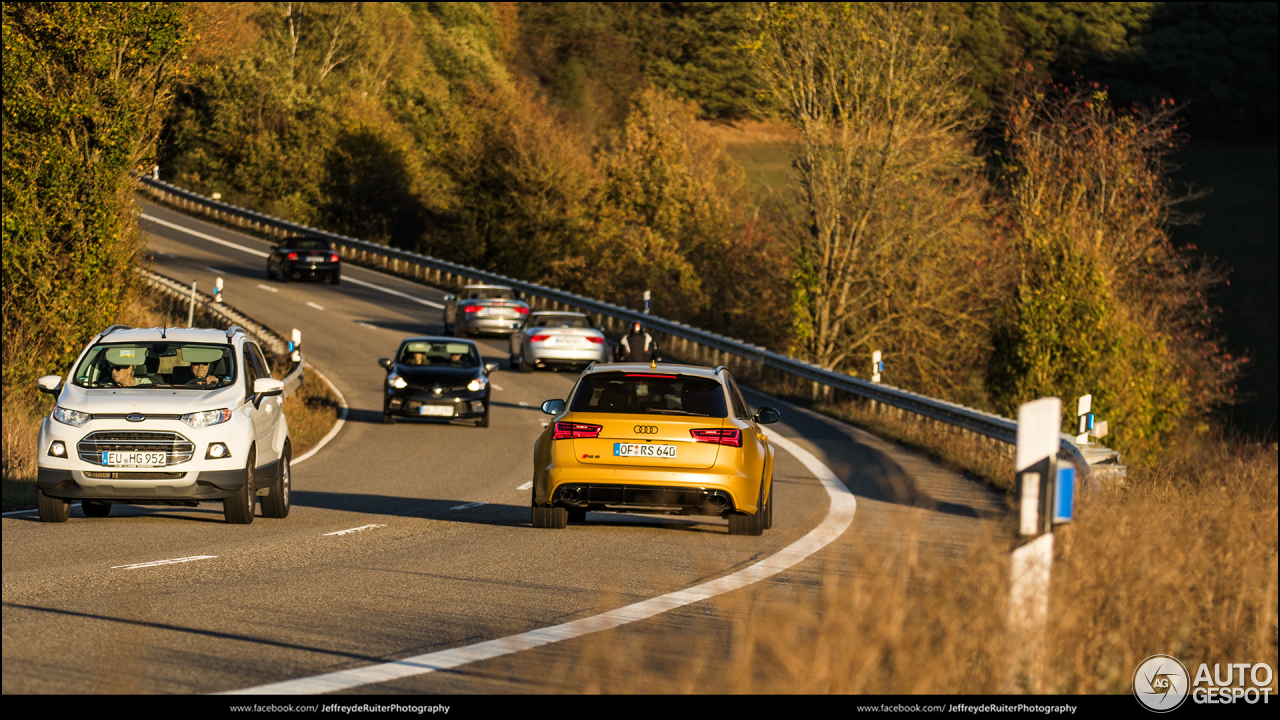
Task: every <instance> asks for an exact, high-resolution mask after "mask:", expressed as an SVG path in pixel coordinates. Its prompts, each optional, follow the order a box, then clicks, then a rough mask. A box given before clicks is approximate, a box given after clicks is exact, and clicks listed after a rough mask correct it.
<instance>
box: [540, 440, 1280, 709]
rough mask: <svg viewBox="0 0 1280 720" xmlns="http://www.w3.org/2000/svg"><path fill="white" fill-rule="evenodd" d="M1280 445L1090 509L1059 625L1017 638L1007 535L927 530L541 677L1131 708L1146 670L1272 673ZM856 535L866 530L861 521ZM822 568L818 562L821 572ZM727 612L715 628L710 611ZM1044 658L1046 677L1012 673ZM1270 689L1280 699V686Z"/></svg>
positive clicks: (593, 648) (1201, 452) (626, 685)
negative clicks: (936, 549)
mask: <svg viewBox="0 0 1280 720" xmlns="http://www.w3.org/2000/svg"><path fill="white" fill-rule="evenodd" d="M1276 459H1277V453H1276V446H1275V445H1274V444H1271V445H1258V444H1248V443H1242V442H1238V441H1229V440H1224V439H1221V438H1219V439H1212V438H1208V439H1206V438H1198V439H1195V440H1194V441H1192V442H1188V443H1187V444H1185V445H1184V446H1182V447H1181V448H1179V449H1176V450H1171V451H1169V452H1167V453H1166V454H1165V455H1164V456H1163V457H1162V459H1161V460H1160V461H1159V462H1158V463H1155V464H1152V465H1148V466H1141V467H1131V468H1130V475H1129V482H1128V483H1126V484H1125V485H1123V486H1119V487H1106V488H1104V490H1103V491H1102V493H1101V494H1100V495H1098V496H1093V497H1089V496H1086V497H1084V498H1081V502H1080V505H1079V507H1078V515H1079V519H1078V521H1077V522H1076V523H1074V524H1073V525H1071V526H1067V527H1065V528H1061V529H1059V531H1058V533H1057V537H1056V547H1055V562H1054V566H1053V575H1052V580H1051V597H1050V610H1049V618H1050V620H1049V623H1048V626H1047V628H1046V629H1045V632H1044V635H1043V636H1042V637H1039V638H1027V637H1018V636H1015V635H1013V634H1011V633H1010V632H1009V631H1008V630H1007V629H1006V626H1005V621H1004V619H1005V613H1006V603H1007V591H1008V584H1009V578H1008V567H1009V554H1008V553H1009V549H1010V547H1011V545H1010V535H1009V534H1008V530H1007V529H1006V528H1004V527H1003V526H1002V525H1001V524H999V523H994V524H992V525H991V527H992V528H994V531H993V533H992V534H991V535H990V536H988V537H986V538H985V539H983V540H981V541H979V542H977V543H976V544H975V545H974V546H972V547H971V548H970V549H969V551H968V554H967V555H965V556H964V557H962V558H959V559H952V560H948V561H944V562H938V561H926V560H925V559H924V558H922V557H921V553H922V552H924V550H923V548H925V547H926V546H927V545H928V542H927V538H928V535H927V533H928V532H930V530H929V526H928V523H927V521H926V520H923V519H921V520H919V524H918V525H913V526H911V527H901V528H895V530H896V531H897V532H899V533H901V534H902V535H903V536H904V537H905V538H906V541H905V542H904V543H902V544H900V545H898V546H896V547H860V546H855V547H853V548H850V550H849V552H848V554H847V555H844V556H842V557H828V558H827V562H828V568H827V571H826V573H825V577H824V581H823V582H822V583H821V584H817V583H811V582H810V583H803V584H802V583H792V582H788V579H787V578H786V575H785V574H784V575H783V576H781V577H780V578H778V579H773V580H768V581H765V582H763V583H761V584H760V585H759V586H752V587H751V588H746V589H743V590H739V591H736V592H734V593H729V594H728V595H725V596H720V597H719V598H716V599H713V600H710V601H707V602H708V605H709V606H710V607H709V608H706V607H704V608H702V609H700V610H699V611H691V612H686V611H677V612H680V613H682V615H681V616H680V617H679V618H677V619H672V618H670V617H668V618H667V619H666V620H659V621H647V622H665V623H670V624H672V625H677V626H679V627H680V631H679V632H652V631H646V629H645V628H626V627H624V628H619V629H616V630H610V631H605V632H601V633H599V634H596V635H593V636H588V638H584V639H583V641H582V643H581V644H579V645H575V647H574V652H573V653H572V654H569V655H562V656H561V657H560V658H559V660H558V661H557V662H556V663H554V674H548V675H547V677H545V678H541V679H540V680H541V682H543V683H545V685H542V687H543V688H544V689H546V690H547V691H550V692H557V693H622V694H632V693H662V694H669V693H688V694H720V693H751V694H766V693H767V694H773V693H778V694H818V693H822V694H831V693H840V694H844V693H859V694H861V693H869V694H882V693H883V694H920V693H931V694H948V695H950V694H958V693H964V694H970V693H991V694H995V693H1005V692H1031V693H1048V694H1099V693H1110V694H1117V693H1118V694H1124V693H1128V692H1130V682H1131V678H1132V675H1133V672H1134V670H1135V669H1136V668H1137V666H1138V664H1139V663H1140V662H1141V661H1142V660H1143V659H1145V658H1146V657H1148V656H1150V655H1153V654H1158V653H1168V654H1172V655H1174V656H1175V657H1177V658H1179V659H1180V660H1181V661H1182V662H1183V663H1184V664H1185V665H1187V667H1188V668H1189V669H1190V670H1191V672H1192V673H1194V672H1195V670H1196V668H1197V667H1198V665H1199V663H1201V662H1207V663H1209V664H1210V665H1212V664H1213V663H1215V662H1216V663H1231V662H1250V663H1258V662H1266V663H1268V664H1270V665H1271V667H1272V668H1275V667H1277V651H1276V628H1277V626H1276V601H1277V587H1276V585H1277V578H1276V575H1277V567H1276V549H1277V492H1276V491H1277V479H1276V478H1277V462H1276ZM854 522H855V523H857V522H859V518H857V517H855V519H854ZM819 561H820V560H817V559H815V560H813V561H811V562H819ZM712 610H714V612H712ZM1028 645H1031V646H1033V647H1036V648H1039V649H1040V650H1041V652H1042V654H1041V662H1042V663H1043V665H1042V667H1041V668H1040V669H1039V670H1038V671H1036V670H1035V669H1034V668H1028V667H1026V666H1014V665H1013V664H1012V663H1011V658H1013V657H1016V656H1017V655H1018V654H1019V651H1020V649H1022V648H1025V647H1026V646H1028ZM1271 687H1272V688H1273V692H1274V688H1275V687H1276V682H1275V680H1274V678H1273V680H1272V685H1271Z"/></svg>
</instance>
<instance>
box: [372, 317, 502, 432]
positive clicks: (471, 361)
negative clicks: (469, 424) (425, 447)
mask: <svg viewBox="0 0 1280 720" xmlns="http://www.w3.org/2000/svg"><path fill="white" fill-rule="evenodd" d="M378 365H380V366H382V367H383V368H385V369H386V371H387V379H386V382H385V383H383V389H384V391H385V392H384V394H383V400H382V421H383V422H385V423H392V424H394V423H395V421H396V418H397V417H404V418H427V419H435V420H475V421H476V427H489V373H491V372H493V371H494V370H496V369H497V368H498V364H497V363H489V364H487V365H486V364H484V361H483V360H482V359H481V357H480V351H479V349H478V348H476V344H475V343H474V342H472V341H470V340H459V339H457V338H445V337H409V338H405V339H404V340H403V341H401V343H400V349H399V350H397V351H396V356H395V358H394V359H391V358H382V359H380V360H378Z"/></svg>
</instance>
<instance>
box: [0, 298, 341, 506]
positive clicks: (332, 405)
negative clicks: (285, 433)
mask: <svg viewBox="0 0 1280 720" xmlns="http://www.w3.org/2000/svg"><path fill="white" fill-rule="evenodd" d="M186 323H187V308H186V304H185V302H183V301H179V300H175V299H173V298H170V297H169V296H167V295H163V294H161V293H158V292H150V291H149V288H148V287H147V286H146V285H142V284H140V285H139V291H138V294H137V295H136V297H135V301H134V302H133V303H130V304H128V305H126V306H124V307H123V308H122V309H121V311H120V314H119V316H118V317H116V318H115V319H113V320H111V321H109V322H105V323H104V324H103V327H104V328H105V327H107V326H109V325H112V324H124V325H129V326H130V327H160V326H161V325H168V326H169V327H185V326H186ZM194 324H195V326H196V327H221V326H222V323H221V321H220V320H218V319H216V318H215V317H214V316H212V315H210V314H207V313H206V312H204V311H203V310H202V309H201V308H200V307H197V308H196V313H195V320H194ZM9 352H10V350H9V349H8V346H7V345H6V350H5V362H6V363H8V362H9V361H10V360H11V359H13V358H11V357H9ZM268 361H269V362H270V363H271V372H272V375H273V376H274V377H277V378H279V377H284V374H285V373H287V372H288V369H289V359H288V357H276V356H268ZM9 390H10V392H9V393H8V394H6V396H5V398H4V404H3V412H4V423H3V446H2V449H3V453H2V456H0V457H2V458H3V486H2V487H0V505H2V506H3V511H4V512H8V511H10V510H24V509H27V508H32V507H35V505H36V487H35V480H36V470H37V463H36V458H37V455H36V453H37V452H38V448H37V447H36V443H37V442H38V441H39V437H40V423H41V422H43V421H44V418H45V416H46V415H48V414H49V412H50V411H52V410H53V404H54V400H53V398H51V397H50V396H48V395H45V394H43V393H38V392H36V391H35V390H34V389H31V388H12V389H9ZM339 410H340V408H339V406H338V398H337V397H336V396H335V395H334V394H333V391H332V390H330V389H329V386H328V385H327V384H326V383H325V382H324V381H323V380H321V379H320V378H319V377H318V376H317V375H316V374H315V372H307V373H305V375H304V378H303V381H302V383H301V384H300V385H299V386H298V388H297V390H295V391H294V393H293V394H292V395H290V396H289V397H288V398H285V402H284V412H285V417H286V418H288V421H289V431H290V440H291V441H292V443H293V455H294V457H297V456H298V455H301V454H302V453H304V452H306V451H307V450H310V449H311V448H312V447H314V446H315V444H316V443H317V442H319V440H320V439H321V438H323V437H324V436H325V435H326V434H328V432H329V429H330V428H332V427H333V424H334V423H335V422H336V421H337V418H338V412H339Z"/></svg>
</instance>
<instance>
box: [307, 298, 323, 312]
mask: <svg viewBox="0 0 1280 720" xmlns="http://www.w3.org/2000/svg"><path fill="white" fill-rule="evenodd" d="M307 305H308V306H309V307H313V308H315V309H317V310H323V309H324V308H323V307H321V306H320V305H317V304H315V303H313V302H311V301H310V300H308V301H307Z"/></svg>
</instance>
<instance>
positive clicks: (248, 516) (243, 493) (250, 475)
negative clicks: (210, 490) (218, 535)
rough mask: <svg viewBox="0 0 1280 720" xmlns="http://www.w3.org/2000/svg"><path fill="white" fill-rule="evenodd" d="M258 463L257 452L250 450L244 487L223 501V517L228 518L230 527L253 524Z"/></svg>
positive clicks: (246, 463)
mask: <svg viewBox="0 0 1280 720" xmlns="http://www.w3.org/2000/svg"><path fill="white" fill-rule="evenodd" d="M257 462H258V460H257V454H256V452H255V451H254V450H252V449H251V450H249V459H248V461H246V462H245V464H244V475H245V478H244V487H243V488H242V489H241V490H240V492H237V493H236V494H235V495H232V496H231V497H229V498H223V499H222V516H223V517H224V518H226V521H227V524H228V525H249V524H251V523H252V522H253V511H254V501H255V500H256V499H257V496H256V495H255V494H254V492H255V489H254V479H255V478H254V476H255V475H256V474H257V472H256V470H257V468H256V465H257Z"/></svg>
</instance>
